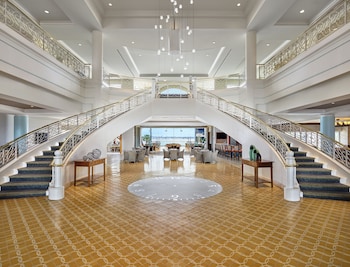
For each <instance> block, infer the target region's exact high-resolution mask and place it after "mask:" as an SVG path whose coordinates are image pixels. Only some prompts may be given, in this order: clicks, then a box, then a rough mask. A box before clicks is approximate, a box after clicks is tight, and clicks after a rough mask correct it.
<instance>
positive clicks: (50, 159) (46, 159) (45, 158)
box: [35, 155, 53, 162]
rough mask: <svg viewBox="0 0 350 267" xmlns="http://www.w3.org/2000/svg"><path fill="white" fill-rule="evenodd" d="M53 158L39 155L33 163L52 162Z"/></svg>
mask: <svg viewBox="0 0 350 267" xmlns="http://www.w3.org/2000/svg"><path fill="white" fill-rule="evenodd" d="M52 160H53V156H50V155H41V156H35V161H50V162H51V161H52Z"/></svg>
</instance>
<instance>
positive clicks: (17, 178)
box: [9, 173, 52, 182]
mask: <svg viewBox="0 0 350 267" xmlns="http://www.w3.org/2000/svg"><path fill="white" fill-rule="evenodd" d="M9 178H10V181H11V182H25V181H38V182H51V179H52V174H51V173H47V174H45V173H44V174H36V173H29V174H23V173H22V174H14V175H11V176H10V177H9Z"/></svg>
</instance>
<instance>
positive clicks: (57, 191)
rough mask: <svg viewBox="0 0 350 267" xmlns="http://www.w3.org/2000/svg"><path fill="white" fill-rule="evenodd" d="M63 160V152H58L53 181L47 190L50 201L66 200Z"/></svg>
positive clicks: (53, 169) (56, 153)
mask: <svg viewBox="0 0 350 267" xmlns="http://www.w3.org/2000/svg"><path fill="white" fill-rule="evenodd" d="M62 158H63V157H62V151H60V150H56V151H55V156H54V165H53V167H52V181H51V183H50V185H49V189H48V190H47V195H48V197H49V199H50V200H60V199H63V198H64V185H63V174H62V171H63V166H62Z"/></svg>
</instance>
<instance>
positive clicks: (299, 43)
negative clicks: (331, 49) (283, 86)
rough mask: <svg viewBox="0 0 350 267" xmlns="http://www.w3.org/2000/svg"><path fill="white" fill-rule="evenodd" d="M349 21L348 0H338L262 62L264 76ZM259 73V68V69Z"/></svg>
mask: <svg viewBox="0 0 350 267" xmlns="http://www.w3.org/2000/svg"><path fill="white" fill-rule="evenodd" d="M349 22H350V0H342V1H339V3H337V4H336V5H335V6H334V7H333V8H332V9H331V10H330V11H328V12H327V14H325V15H324V16H322V17H321V18H320V19H318V20H317V21H316V22H315V23H314V24H313V25H312V26H311V27H310V28H309V29H308V30H306V31H305V32H304V33H303V34H301V35H300V36H299V37H298V38H297V39H296V40H295V41H294V42H291V43H290V44H289V45H288V46H287V47H285V48H284V49H283V50H281V51H280V52H279V53H278V54H276V55H275V56H273V57H272V58H271V59H270V60H268V61H267V62H266V63H265V64H264V75H263V76H264V78H267V77H268V76H270V75H271V74H273V73H274V72H275V71H277V70H278V69H280V68H282V67H283V66H284V65H286V64H287V63H288V62H290V61H291V60H293V59H294V58H295V57H297V56H299V55H300V54H301V53H303V52H305V51H306V50H308V49H310V47H312V46H314V45H315V44H317V43H319V42H320V41H322V40H323V39H324V38H326V37H328V36H329V35H331V34H332V33H334V32H335V31H337V30H339V29H340V28H341V27H343V26H344V25H346V24H347V23H349ZM260 67H261V66H260ZM259 75H261V69H260V70H259Z"/></svg>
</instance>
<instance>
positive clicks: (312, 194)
mask: <svg viewBox="0 0 350 267" xmlns="http://www.w3.org/2000/svg"><path fill="white" fill-rule="evenodd" d="M303 195H304V197H306V198H318V199H332V200H343V201H350V193H349V192H348V193H341V192H318V191H303Z"/></svg>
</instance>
